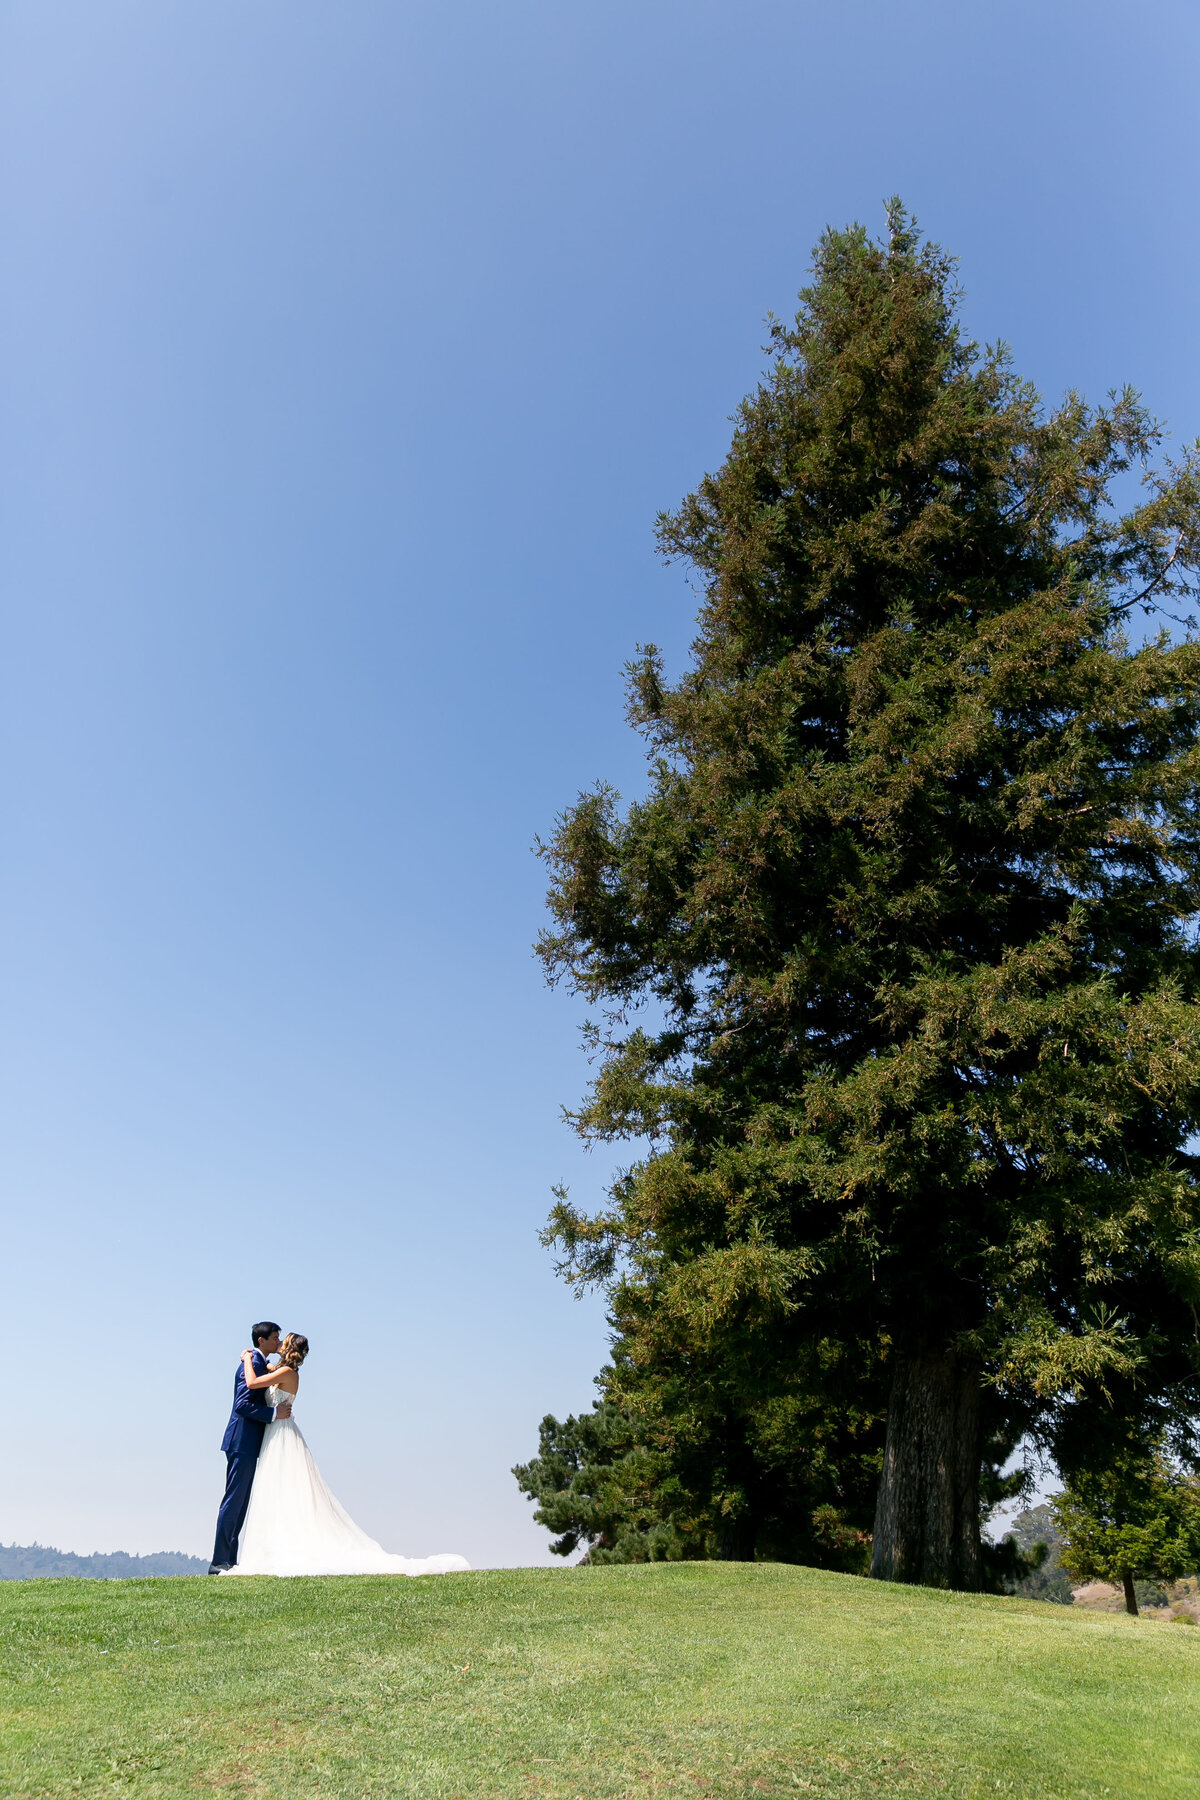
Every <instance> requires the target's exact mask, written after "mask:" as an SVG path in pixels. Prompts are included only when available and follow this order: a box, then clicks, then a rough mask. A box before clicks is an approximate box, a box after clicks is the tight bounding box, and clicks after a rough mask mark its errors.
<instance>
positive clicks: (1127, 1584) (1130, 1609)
mask: <svg viewBox="0 0 1200 1800" xmlns="http://www.w3.org/2000/svg"><path fill="white" fill-rule="evenodd" d="M1121 1583H1122V1586H1123V1587H1124V1589H1125V1611H1126V1612H1127V1613H1132V1614H1133V1616H1134V1618H1135V1619H1136V1618H1137V1609H1138V1605H1137V1595H1136V1594H1135V1593H1134V1591H1133V1576H1132V1575H1131V1574H1130V1573H1129V1570H1128V1569H1126V1570H1125V1572H1124V1574H1123V1575H1122V1576H1121Z"/></svg>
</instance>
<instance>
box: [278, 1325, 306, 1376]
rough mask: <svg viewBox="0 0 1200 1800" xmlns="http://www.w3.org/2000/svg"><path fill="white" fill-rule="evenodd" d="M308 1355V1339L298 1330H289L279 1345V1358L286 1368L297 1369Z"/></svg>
mask: <svg viewBox="0 0 1200 1800" xmlns="http://www.w3.org/2000/svg"><path fill="white" fill-rule="evenodd" d="M307 1355H308V1339H307V1338H306V1337H305V1336H304V1335H303V1333H301V1332H299V1331H289V1332H288V1334H287V1336H286V1337H285V1338H284V1340H283V1342H282V1344H280V1346H279V1360H280V1362H281V1363H282V1364H283V1365H284V1367H285V1368H288V1369H298V1368H299V1367H300V1364H301V1363H302V1362H303V1361H304V1359H305V1357H306V1356H307Z"/></svg>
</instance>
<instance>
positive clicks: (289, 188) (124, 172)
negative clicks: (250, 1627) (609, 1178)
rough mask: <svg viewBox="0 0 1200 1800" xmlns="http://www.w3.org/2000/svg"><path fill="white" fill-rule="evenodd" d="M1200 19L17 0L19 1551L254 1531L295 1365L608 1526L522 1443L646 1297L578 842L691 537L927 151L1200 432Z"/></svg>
mask: <svg viewBox="0 0 1200 1800" xmlns="http://www.w3.org/2000/svg"><path fill="white" fill-rule="evenodd" d="M1198 39H1200V23H1198V18H1197V14H1196V10H1195V8H1194V6H1192V5H1190V4H1184V3H1182V0H1180V3H1177V4H1176V3H1171V0H1141V3H1139V4H1133V3H1132V0H1131V3H1129V4H1120V5H1117V4H1111V3H1108V4H1106V3H1105V0H1086V3H1084V0H1080V3H1078V4H1074V3H1063V0H1037V3H1036V4H1035V3H1022V0H1014V3H1011V4H1006V5H1004V6H983V5H969V4H968V5H965V4H963V0H942V3H936V4H935V3H932V0H913V3H911V4H907V5H903V6H896V5H895V4H894V3H893V4H884V3H883V0H841V3H840V4H839V5H837V6H832V5H828V4H822V5H817V4H813V3H811V0H789V3H787V4H784V3H781V0H736V3H735V0H711V3H705V0H686V3H685V0H674V3H672V0H636V4H634V3H631V0H628V3H627V0H610V3H609V4H607V5H606V6H604V7H594V6H584V5H580V4H569V3H566V0H557V3H554V4H552V3H550V0H508V3H506V4H504V5H498V4H482V3H479V0H476V3H473V4H472V3H469V0H436V4H435V3H432V0H424V3H422V4H406V3H405V0H389V3H386V4H385V3H383V0H355V3H354V4H353V5H350V6H347V5H344V4H343V5H336V6H335V5H333V4H331V3H330V0H236V4H235V3H234V0H203V3H201V0H0V212H2V220H0V230H2V233H3V242H4V245H5V252H6V254H5V258H4V267H3V273H2V274H0V323H2V330H0V384H2V390H3V392H2V405H0V421H2V422H0V458H2V463H3V467H2V471H0V515H2V517H0V546H2V549H0V557H2V568H3V645H2V654H0V682H2V684H3V692H2V695H0V769H2V806H3V819H2V831H0V858H2V861H3V868H2V871H0V873H2V880H0V907H2V910H3V917H2V921H0V958H2V959H3V968H2V970H0V986H2V991H3V995H4V1004H3V1008H2V1019H0V1056H2V1059H3V1067H2V1070H0V1107H2V1109H3V1119H2V1121H0V1184H2V1186H0V1205H2V1207H3V1243H4V1248H5V1263H6V1273H5V1281H4V1286H5V1305H4V1309H3V1315H2V1317H0V1334H2V1342H0V1384H2V1390H3V1420H2V1423H0V1429H2V1431H3V1434H4V1440H5V1451H6V1454H5V1457H4V1460H3V1469H2V1472H0V1539H3V1540H5V1541H11V1540H12V1539H17V1540H18V1541H29V1540H31V1539H33V1538H35V1537H36V1538H39V1539H40V1540H41V1541H43V1542H53V1543H58V1544H60V1545H61V1546H63V1547H65V1548H71V1549H76V1550H82V1551H88V1550H92V1549H97V1548H99V1549H114V1548H122V1549H128V1550H151V1549H158V1548H172V1549H185V1550H189V1551H192V1552H197V1553H202V1554H203V1553H207V1551H208V1549H209V1547H210V1544H211V1535H212V1521H213V1515H214V1512H215V1506H216V1501H217V1497H218V1493H219V1489H220V1484H221V1479H222V1459H221V1457H220V1456H219V1454H218V1451H217V1445H218V1443H219V1440H220V1436H221V1431H222V1428H223V1425H224V1419H225V1413H226V1408H227V1396H228V1388H229V1384H230V1380H231V1375H232V1368H233V1364H234V1361H235V1359H236V1355H237V1352H238V1351H239V1350H240V1348H241V1346H242V1343H243V1341H244V1338H245V1333H246V1327H247V1325H248V1324H249V1322H250V1320H251V1318H253V1317H255V1316H257V1315H259V1314H261V1313H266V1314H268V1315H271V1316H274V1317H276V1318H280V1319H282V1320H283V1321H284V1322H285V1324H288V1325H294V1326H296V1327H298V1328H299V1329H302V1330H305V1331H306V1332H307V1333H308V1335H309V1337H310V1338H311V1340H312V1343H313V1354H312V1357H311V1360H310V1362H309V1364H308V1367H307V1369H306V1372H305V1386H304V1394H303V1397H302V1410H301V1413H300V1415H299V1416H300V1418H301V1421H302V1423H303V1424H304V1426H305V1428H306V1431H307V1433H308V1436H309V1439H310V1442H311V1443H312V1445H313V1447H314V1450H315V1451H316V1453H317V1456H318V1458H319V1460H320V1461H321V1463H322V1465H323V1467H324V1469H325V1471H326V1473H327V1475H328V1476H329V1478H330V1480H331V1482H332V1484H333V1486H334V1488H335V1490H336V1491H337V1492H338V1493H339V1494H340V1495H341V1497H342V1498H343V1500H344V1501H345V1502H346V1504H347V1505H348V1506H349V1507H350V1509H351V1511H352V1512H353V1513H354V1514H355V1515H356V1516H357V1517H359V1518H360V1520H361V1522H362V1523H363V1524H364V1525H366V1526H367V1527H368V1528H369V1529H371V1530H372V1531H374V1532H375V1533H376V1535H378V1536H380V1537H382V1538H383V1540H384V1541H385V1542H386V1543H387V1545H388V1547H389V1548H391V1549H395V1550H400V1551H404V1552H407V1553H410V1554H418V1555H419V1554H424V1553H426V1552H428V1551H434V1550H440V1549H455V1550H461V1551H463V1552H464V1553H465V1554H466V1555H467V1556H469V1557H470V1558H471V1560H472V1561H473V1562H476V1563H514V1562H534V1561H545V1560H549V1558H548V1557H547V1554H546V1548H545V1546H546V1538H545V1534H544V1533H542V1532H540V1531H539V1530H538V1529H537V1528H536V1527H534V1526H533V1525H532V1524H531V1523H530V1520H529V1509H528V1506H527V1504H526V1502H525V1501H524V1500H523V1499H522V1497H521V1496H520V1495H519V1494H518V1492H517V1489H516V1487H515V1485H514V1483H513V1482H512V1480H511V1477H510V1475H509V1474H508V1469H509V1466H510V1465H511V1464H512V1463H513V1462H514V1461H516V1460H517V1459H518V1458H521V1457H524V1456H526V1455H528V1454H530V1453H531V1452H532V1450H533V1448H534V1445H535V1443H536V1427H537V1421H538V1419H539V1418H540V1417H541V1415H542V1414H543V1413H544V1412H546V1411H548V1410H554V1411H558V1412H563V1411H566V1410H571V1409H578V1408H579V1407H582V1406H587V1405H588V1404H590V1400H591V1396H592V1388H591V1379H592V1376H593V1374H594V1373H595V1371H596V1369H597V1368H598V1367H599V1365H600V1362H601V1361H602V1358H603V1351H604V1341H605V1334H604V1320H603V1310H602V1307H601V1306H600V1305H599V1304H598V1303H596V1302H594V1301H585V1302H582V1303H577V1302H575V1301H574V1300H572V1298H571V1297H570V1295H569V1293H568V1292H567V1291H566V1290H565V1289H564V1288H563V1287H562V1286H561V1285H560V1284H559V1283H557V1282H556V1280H555V1278H554V1275H553V1272H552V1267H551V1261H550V1258H549V1257H548V1255H547V1253H546V1252H544V1251H543V1250H542V1249H541V1248H540V1247H539V1245H538V1243H537V1240H536V1231H537V1227H538V1226H539V1224H540V1223H541V1221H542V1219H543V1218H544V1216H545V1213H546V1210H547V1207H548V1205H549V1188H550V1184H551V1183H552V1182H553V1181H555V1180H558V1179H564V1178H565V1179H567V1180H568V1181H569V1182H570V1183H571V1185H572V1190H573V1192H574V1193H575V1195H576V1196H577V1197H579V1198H584V1199H586V1198H589V1197H595V1196H597V1195H598V1194H599V1192H600V1191H601V1188H602V1185H603V1180H604V1176H605V1172H606V1169H607V1168H608V1167H609V1166H610V1163H611V1159H609V1160H606V1159H605V1158H604V1157H603V1156H601V1155H592V1156H590V1157H587V1156H584V1155H583V1154H582V1153H581V1152H580V1150H579V1149H578V1148H577V1146H576V1145H575V1144H574V1141H573V1140H572V1138H571V1136H570V1134H569V1132H568V1131H567V1130H566V1128H565V1127H564V1126H563V1125H562V1123H561V1122H560V1119H559V1116H558V1115H559V1108H560V1106H561V1105H562V1104H563V1103H569V1102H571V1101H572V1100H573V1099H575V1098H576V1097H577V1096H578V1094H579V1092H580V1090H581V1088H582V1086H583V1084H584V1082H585V1080H586V1078H587V1064H586V1062H585V1060H584V1058H583V1056H582V1054H581V1051H580V1048H579V1040H578V1027H579V1023H580V1021H581V1018H582V1013H581V1010H580V1008H579V1007H578V1006H577V1005H576V1004H575V1003H573V1002H572V1001H571V1000H570V999H569V998H567V997H566V996H564V995H562V994H561V993H550V992H548V991H547V990H546V989H545V988H544V987H543V985H542V983H541V978H540V974H539V971H538V969H537V967H536V966H535V964H534V962H533V961H532V959H531V955H530V943H531V940H532V938H533V937H534V935H535V933H536V931H537V929H538V926H539V924H540V922H541V896H542V890H543V881H542V876H541V872H540V869H539V866H538V864H537V863H536V861H535V860H534V858H533V857H532V856H531V854H530V845H531V842H532V840H533V837H534V835H535V833H537V832H539V831H541V832H545V831H546V830H547V829H548V828H549V827H550V825H551V824H552V821H553V818H554V815H555V813H556V811H558V810H559V809H560V808H561V807H562V806H564V805H565V804H567V803H569V802H570V800H571V799H572V798H573V797H574V795H575V793H576V792H577V791H578V789H579V788H580V787H582V786H585V785H588V784H590V783H591V782H592V781H594V780H595V779H596V778H597V777H599V776H604V777H607V778H609V779H611V780H613V781H615V782H616V783H617V785H618V786H619V787H621V788H622V789H623V791H625V792H626V793H629V792H631V791H634V790H635V789H636V787H637V785H638V783H639V781H640V779H641V768H642V763H641V757H640V752H639V747H638V744H637V742H636V740H635V739H633V738H632V736H631V735H630V733H629V732H628V730H627V728H626V727H625V725H624V723H623V718H622V682H621V667H622V664H623V663H624V661H625V660H626V658H627V657H628V656H629V655H630V654H631V652H632V649H633V646H634V644H635V643H636V642H637V641H638V640H641V639H646V638H653V639H655V640H657V641H658V642H660V643H661V644H663V645H664V646H665V647H666V649H667V652H668V655H669V658H670V660H671V663H672V666H673V667H676V668H677V667H678V666H679V664H680V662H681V660H682V659H683V657H684V656H685V655H686V649H687V644H688V641H689V638H690V635H691V621H692V615H693V612H694V606H695V596H694V595H693V593H692V592H691V591H690V590H689V588H688V586H687V584H686V581H685V580H684V578H683V576H682V574H681V573H680V572H679V571H669V570H668V571H664V570H663V569H662V568H661V567H660V565H659V564H658V562H657V561H656V559H655V556H654V552H653V543H652V523H653V519H654V515H655V513H656V512H657V511H658V510H659V509H660V508H662V507H667V506H671V505H674V504H675V503H676V501H677V500H678V499H679V498H680V497H681V495H682V494H683V493H684V492H686V491H687V490H688V489H689V488H690V487H692V486H693V485H694V484H695V482H696V480H697V479H698V477H699V476H700V475H701V474H702V473H703V471H704V470H705V469H706V468H709V467H712V466H714V465H715V464H716V463H717V462H719V460H720V458H721V456H722V453H723V449H724V446H725V444H726V442H727V440H728V432H729V426H728V415H729V414H730V412H731V411H732V410H733V408H734V407H735V405H736V403H737V401H738V399H739V398H740V396H741V394H742V393H743V392H744V391H745V390H746V389H747V388H748V387H749V386H751V385H752V383H753V381H754V380H755V377H756V374H757V371H758V369H759V367H760V346H761V344H762V342H763V338H764V332H763V327H762V320H763V317H764V315H765V313H766V312H767V311H768V309H774V310H775V311H776V312H779V313H787V312H789V311H790V310H793V308H794V296H795V292H796V289H797V288H798V287H799V286H800V285H801V283H802V282H803V280H804V278H805V269H806V265H807V260H808V254H809V251H810V248H811V245H812V243H813V242H814V240H815V238H816V236H817V235H818V233H819V231H820V230H821V228H822V226H823V225H824V224H825V223H826V222H827V221H829V222H834V223H843V222H845V221H847V220H849V219H853V218H859V219H862V220H864V221H866V222H867V223H869V224H871V225H872V226H878V225H879V224H880V222H881V218H882V211H881V202H882V199H883V197H884V196H885V195H887V194H889V193H892V192H893V191H899V192H900V193H901V194H902V195H903V196H904V198H905V199H906V201H907V202H908V203H909V204H910V205H911V206H912V207H913V208H914V209H915V211H916V212H917V214H918V216H919V218H920V220H921V223H922V225H923V226H924V227H925V228H926V230H927V231H928V232H929V233H930V235H932V236H934V237H937V238H939V239H940V240H941V241H942V242H944V243H945V244H946V245H947V246H948V247H949V248H950V249H952V250H953V251H954V252H956V253H957V254H958V255H959V257H960V258H961V273H962V279H963V283H964V286H965V288H966V291H967V300H966V317H967V320H968V322H969V324H970V326H971V328H972V330H973V331H974V332H975V334H976V335H978V336H980V337H983V338H994V337H997V336H1003V337H1005V338H1007V339H1008V340H1009V341H1010V342H1011V343H1012V345H1013V349H1014V353H1015V358H1016V362H1017V365H1018V366H1019V367H1020V368H1021V369H1022V371H1023V372H1025V373H1026V374H1028V375H1030V376H1031V377H1033V378H1034V379H1035V380H1036V381H1037V382H1038V383H1039V384H1040V385H1041V386H1042V387H1043V389H1044V390H1045V391H1046V392H1047V393H1048V394H1049V395H1051V396H1055V395H1057V394H1059V393H1061V392H1062V390H1063V389H1064V388H1066V387H1069V386H1075V387H1078V388H1080V389H1082V390H1083V391H1084V392H1085V393H1088V394H1090V395H1092V396H1094V397H1101V396H1102V395H1103V394H1104V392H1105V391H1106V390H1107V389H1108V388H1110V387H1111V386H1113V385H1114V384H1117V383H1120V382H1124V381H1131V382H1133V383H1134V384H1135V385H1137V386H1139V387H1141V388H1142V389H1143V390H1144V392H1145V393H1146V395H1147V398H1148V400H1149V402H1150V403H1151V405H1152V406H1153V407H1154V408H1155V409H1156V410H1157V411H1159V412H1160V413H1162V414H1164V415H1166V416H1167V417H1168V418H1169V419H1170V420H1171V421H1172V423H1173V425H1174V428H1175V430H1176V433H1177V435H1178V436H1179V437H1180V438H1189V437H1192V436H1195V434H1196V433H1197V431H1198V430H1200V382H1198V380H1197V365H1196V357H1195V350H1194V344H1195V294H1196V290H1197V267H1196V265H1197V244H1198V242H1200V237H1198V233H1197V229H1196V226H1197V220H1196V201H1195V195H1196V192H1197V181H1196V176H1197V168H1196V151H1195V131H1194V83H1195V74H1196V67H1197V58H1196V52H1197V48H1198Z"/></svg>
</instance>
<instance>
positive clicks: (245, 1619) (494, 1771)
mask: <svg viewBox="0 0 1200 1800" xmlns="http://www.w3.org/2000/svg"><path fill="white" fill-rule="evenodd" d="M1198 1675H1200V1633H1197V1632H1195V1631H1174V1630H1172V1629H1170V1628H1169V1627H1167V1626H1165V1625H1152V1624H1144V1625H1142V1624H1139V1623H1138V1622H1137V1621H1136V1620H1132V1619H1126V1618H1124V1617H1122V1616H1121V1615H1119V1614H1105V1613H1082V1612H1076V1611H1074V1610H1073V1609H1071V1608H1066V1607H1059V1606H1034V1605H1031V1604H1029V1603H1028V1602H1022V1601H1017V1600H1000V1599H991V1598H989V1597H986V1596H963V1595H959V1594H948V1593H938V1592H931V1591H921V1590H919V1589H912V1588H909V1589H898V1588H891V1587H887V1586H885V1585H882V1584H880V1583H869V1582H866V1581H860V1580H856V1579H855V1578H853V1577H851V1576H846V1575H837V1574H831V1573H826V1572H823V1571H816V1570H808V1569H797V1568H785V1567H782V1566H780V1565H778V1564H764V1563H758V1564H754V1565H749V1566H748V1565H745V1564H741V1565H734V1564H720V1563H695V1562H691V1563H672V1564H658V1565H656V1566H654V1567H641V1568H605V1569H564V1568H557V1569H495V1570H490V1571H487V1572H483V1573H478V1574H472V1575H448V1576H433V1577H425V1578H422V1579H421V1580H419V1581H406V1580H405V1579H404V1578H403V1577H389V1576H367V1577H358V1578H346V1577H340V1578H339V1577H326V1578H324V1579H317V1580H311V1579H310V1580H297V1581H273V1580H270V1579H267V1578H257V1579H247V1580H242V1581H208V1580H181V1581H128V1582H122V1581H105V1582H85V1581H43V1582H22V1583H20V1584H17V1583H9V1584H4V1583H0V1793H3V1794H5V1795H6V1796H12V1797H13V1800H17V1797H18V1796H19V1797H21V1800H34V1797H35V1796H36V1797H37V1800H68V1796H69V1797H70V1800H112V1797H113V1796H114V1795H121V1796H124V1797H126V1800H197V1796H203V1795H205V1794H210V1795H246V1794H257V1795H262V1796H266V1795H270V1796H275V1795H278V1796H281V1797H283V1796H286V1800H362V1796H364V1795H369V1796H371V1800H466V1797H467V1796H472V1797H473V1796H476V1795H478V1796H480V1797H481V1800H482V1797H484V1796H486V1800H532V1797H533V1796H537V1800H629V1797H630V1796H633V1795H638V1796H642V1795H653V1796H654V1797H655V1800H697V1796H700V1795H704V1796H711V1797H712V1800H718V1797H719V1800H750V1797H751V1796H753V1797H754V1800H782V1797H783V1796H789V1797H792V1800H794V1797H795V1796H797V1795H802V1796H805V1797H811V1796H816V1797H818V1800H915V1797H916V1796H922V1797H924V1796H928V1795H937V1796H938V1800H980V1797H981V1796H984V1795H995V1794H997V1793H1000V1794H1007V1795H1020V1796H1021V1800H1095V1797H1096V1796H1103V1795H1104V1793H1105V1790H1107V1791H1108V1793H1109V1795H1110V1796H1112V1800H1135V1797H1139V1796H1144V1797H1145V1800H1190V1797H1191V1796H1192V1794H1193V1793H1194V1791H1195V1785H1196V1768H1197V1766H1198V1764H1200V1711H1198V1709H1197V1707H1196V1706H1195V1704H1194V1702H1193V1701H1192V1699H1191V1695H1192V1694H1193V1693H1194V1692H1195V1687H1196V1681H1197V1677H1198Z"/></svg>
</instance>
